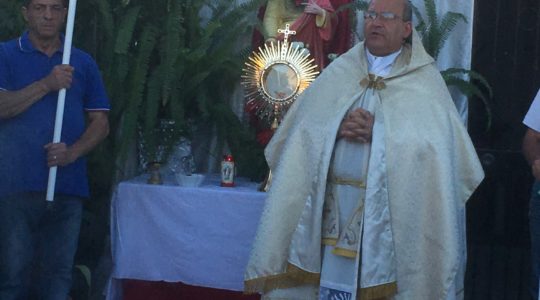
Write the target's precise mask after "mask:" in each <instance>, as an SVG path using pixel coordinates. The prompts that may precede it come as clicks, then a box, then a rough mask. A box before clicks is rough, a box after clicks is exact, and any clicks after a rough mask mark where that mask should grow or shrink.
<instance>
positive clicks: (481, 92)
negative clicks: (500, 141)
mask: <svg viewBox="0 0 540 300" xmlns="http://www.w3.org/2000/svg"><path fill="white" fill-rule="evenodd" d="M441 75H442V77H443V79H444V81H445V82H446V84H447V85H448V86H454V87H456V88H457V89H458V90H459V91H460V92H461V93H463V94H464V95H465V96H467V97H469V98H470V97H471V96H475V97H477V98H479V99H480V100H482V103H483V104H484V109H485V110H486V116H487V120H486V129H489V128H490V127H491V122H492V121H491V120H492V113H491V105H490V103H489V100H488V99H491V98H492V97H493V90H492V89H491V86H490V85H489V83H488V81H487V80H486V79H485V77H484V76H482V75H481V74H480V73H478V72H475V71H472V70H466V69H461V68H450V69H447V70H444V71H441ZM486 93H487V96H486Z"/></svg>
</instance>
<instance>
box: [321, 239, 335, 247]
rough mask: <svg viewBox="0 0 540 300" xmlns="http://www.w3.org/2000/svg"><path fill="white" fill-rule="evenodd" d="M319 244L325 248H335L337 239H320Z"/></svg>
mask: <svg viewBox="0 0 540 300" xmlns="http://www.w3.org/2000/svg"><path fill="white" fill-rule="evenodd" d="M321 244H323V245H326V246H335V245H336V244H337V239H335V238H325V239H322V241H321Z"/></svg>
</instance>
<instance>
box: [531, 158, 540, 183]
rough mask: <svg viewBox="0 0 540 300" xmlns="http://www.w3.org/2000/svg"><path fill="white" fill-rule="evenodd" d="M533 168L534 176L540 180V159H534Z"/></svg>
mask: <svg viewBox="0 0 540 300" xmlns="http://www.w3.org/2000/svg"><path fill="white" fill-rule="evenodd" d="M531 169H532V174H533V176H534V178H536V180H538V181H540V159H536V160H535V161H533V163H532V166H531Z"/></svg>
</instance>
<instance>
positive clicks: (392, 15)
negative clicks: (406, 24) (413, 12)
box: [364, 10, 401, 21]
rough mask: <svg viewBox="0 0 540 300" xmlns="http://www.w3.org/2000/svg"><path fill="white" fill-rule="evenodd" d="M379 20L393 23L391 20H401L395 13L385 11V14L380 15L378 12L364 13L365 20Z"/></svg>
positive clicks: (369, 11)
mask: <svg viewBox="0 0 540 300" xmlns="http://www.w3.org/2000/svg"><path fill="white" fill-rule="evenodd" d="M377 18H380V20H382V21H391V20H396V19H401V17H400V16H398V15H396V14H395V13H391V12H388V11H383V12H380V13H378V12H376V11H372V10H368V11H365V12H364V19H366V20H370V21H375V19H377Z"/></svg>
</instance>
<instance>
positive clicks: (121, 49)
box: [114, 6, 141, 54]
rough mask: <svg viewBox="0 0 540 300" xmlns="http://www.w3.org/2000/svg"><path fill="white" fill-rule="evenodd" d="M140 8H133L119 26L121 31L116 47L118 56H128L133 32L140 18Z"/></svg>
mask: <svg viewBox="0 0 540 300" xmlns="http://www.w3.org/2000/svg"><path fill="white" fill-rule="evenodd" d="M140 10H141V7H140V6H135V7H131V8H130V9H128V11H127V12H126V15H125V17H124V19H122V22H121V23H120V24H119V30H118V34H117V37H116V43H115V45H114V52H115V53H117V54H127V52H128V49H129V47H130V45H131V43H132V40H133V32H134V31H135V25H136V22H137V18H138V17H139V12H140Z"/></svg>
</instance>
